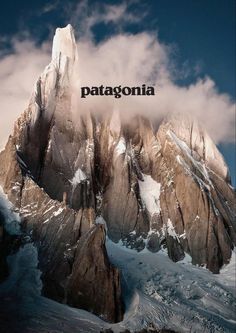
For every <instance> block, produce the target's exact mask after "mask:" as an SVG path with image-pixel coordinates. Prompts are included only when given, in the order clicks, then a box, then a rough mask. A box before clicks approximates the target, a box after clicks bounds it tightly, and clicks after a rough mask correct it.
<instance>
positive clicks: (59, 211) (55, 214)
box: [53, 207, 64, 216]
mask: <svg viewBox="0 0 236 333" xmlns="http://www.w3.org/2000/svg"><path fill="white" fill-rule="evenodd" d="M63 210H64V208H62V207H60V208H58V210H57V211H55V212H54V213H53V215H54V216H58V215H60V214H61V213H62V212H63Z"/></svg>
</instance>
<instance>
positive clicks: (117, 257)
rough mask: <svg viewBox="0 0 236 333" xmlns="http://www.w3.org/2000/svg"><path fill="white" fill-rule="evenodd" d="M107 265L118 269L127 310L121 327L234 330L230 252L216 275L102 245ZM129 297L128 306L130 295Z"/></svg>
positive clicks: (160, 255) (164, 258) (165, 258)
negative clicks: (224, 265) (105, 252)
mask: <svg viewBox="0 0 236 333" xmlns="http://www.w3.org/2000/svg"><path fill="white" fill-rule="evenodd" d="M107 250H108V254H109V257H110V260H111V262H112V263H114V264H115V265H116V266H117V267H119V268H120V269H121V270H122V275H123V278H124V281H125V286H124V288H126V289H127V291H129V292H126V294H127V298H126V305H127V308H128V310H127V312H126V315H125V319H124V322H123V323H121V326H125V327H128V328H130V329H132V330H137V329H141V328H142V327H143V326H144V324H145V322H146V323H147V324H148V323H149V322H153V323H154V324H156V325H157V326H158V327H160V328H161V327H166V328H169V329H173V330H175V331H177V332H199V333H200V332H234V330H235V329H236V318H235V309H236V300H235V296H234V293H235V254H234V255H233V257H232V260H231V262H230V264H229V265H227V266H226V267H225V268H224V269H223V271H222V274H220V275H214V274H212V273H211V272H209V271H208V270H206V269H204V268H198V267H195V266H193V265H191V264H187V263H186V261H183V262H181V263H173V262H172V261H171V260H170V259H169V258H168V256H166V254H165V253H163V252H159V253H157V254H154V253H150V252H149V251H148V250H143V251H141V252H139V253H137V252H136V251H134V250H129V249H127V248H125V247H123V246H120V245H117V244H114V243H112V242H111V241H110V240H108V241H107ZM132 295H133V303H130V297H131V296H132Z"/></svg>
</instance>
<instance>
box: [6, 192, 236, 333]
mask: <svg viewBox="0 0 236 333" xmlns="http://www.w3.org/2000/svg"><path fill="white" fill-rule="evenodd" d="M0 198H1V200H0V206H1V207H0V208H1V210H3V213H4V216H5V218H6V220H7V223H8V228H9V230H11V231H12V232H13V231H14V232H15V233H18V232H19V222H20V221H19V217H18V215H17V214H15V213H14V211H13V210H12V206H11V205H10V204H9V202H8V200H7V198H6V197H5V196H3V195H1V196H0ZM102 222H103V221H102ZM97 223H101V221H100V220H99V221H97ZM106 247H107V252H108V256H109V258H110V261H111V262H112V263H113V264H114V265H115V266H117V267H118V268H120V270H121V271H122V278H123V295H125V300H124V301H125V305H126V313H125V317H124V320H123V321H122V322H120V323H118V324H108V323H106V322H104V321H102V320H101V319H99V318H98V317H96V316H95V315H93V314H91V313H88V312H86V311H83V310H79V309H74V308H71V307H69V306H66V305H64V304H59V303H57V302H54V301H52V300H50V299H47V298H45V297H42V296H41V288H42V284H41V280H40V271H39V270H38V268H37V265H38V258H37V250H36V248H35V247H34V246H33V244H32V243H27V244H25V245H24V246H23V247H21V248H20V250H19V251H18V252H17V253H16V254H14V255H12V256H10V257H9V258H8V261H9V265H10V272H11V273H10V276H9V278H8V279H7V280H6V281H5V282H4V283H2V284H0V304H1V311H0V332H8V333H13V332H14V333H22V332H24V333H36V332H37V333H45V332H53V333H71V332H73V333H79V332H83V333H86V332H100V331H101V330H102V329H106V328H112V330H113V331H114V332H116V333H118V332H121V331H124V329H125V328H128V329H130V330H131V331H135V330H140V329H142V328H144V327H146V326H148V324H150V323H153V324H155V325H156V326H157V327H159V328H163V327H165V328H169V329H173V330H175V331H176V332H179V333H180V332H192V333H195V332H196V333H197V332H199V333H200V332H201V333H202V332H212V333H213V332H214V333H215V332H225V333H230V332H234V331H235V330H236V321H235V320H236V318H235V309H236V300H235V257H236V256H235V252H234V254H233V256H232V259H231V262H230V263H229V264H228V265H227V266H225V267H224V268H223V269H222V271H221V274H219V275H214V274H212V273H211V272H209V271H208V270H206V269H204V268H198V267H195V266H192V265H191V264H190V263H189V260H183V261H182V262H179V263H173V262H172V261H171V260H170V259H169V257H168V256H167V255H166V253H165V252H164V251H160V252H158V253H156V254H154V253H151V252H149V251H148V250H147V249H145V250H143V251H141V252H136V251H135V250H130V249H127V248H126V247H124V246H122V245H121V244H120V243H119V244H115V243H113V242H112V241H110V240H109V239H107V243H106Z"/></svg>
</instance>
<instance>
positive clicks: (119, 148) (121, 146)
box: [115, 136, 126, 156]
mask: <svg viewBox="0 0 236 333" xmlns="http://www.w3.org/2000/svg"><path fill="white" fill-rule="evenodd" d="M115 152H116V154H117V155H118V156H119V155H122V154H125V152H126V142H125V139H124V138H123V136H122V137H121V138H120V140H119V141H118V143H117V145H116V149H115Z"/></svg>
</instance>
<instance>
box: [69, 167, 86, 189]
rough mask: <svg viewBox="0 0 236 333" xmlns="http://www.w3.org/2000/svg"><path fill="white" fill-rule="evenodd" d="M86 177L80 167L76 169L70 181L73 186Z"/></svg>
mask: <svg viewBox="0 0 236 333" xmlns="http://www.w3.org/2000/svg"><path fill="white" fill-rule="evenodd" d="M86 179H87V177H86V175H85V173H84V172H83V171H82V170H81V169H80V168H78V170H76V172H75V175H74V177H73V178H72V180H71V181H70V182H71V184H72V185H73V186H76V185H78V184H80V183H81V182H82V181H84V180H86Z"/></svg>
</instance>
